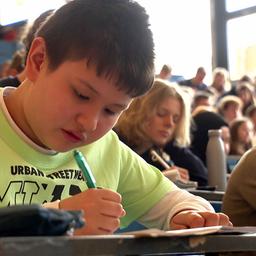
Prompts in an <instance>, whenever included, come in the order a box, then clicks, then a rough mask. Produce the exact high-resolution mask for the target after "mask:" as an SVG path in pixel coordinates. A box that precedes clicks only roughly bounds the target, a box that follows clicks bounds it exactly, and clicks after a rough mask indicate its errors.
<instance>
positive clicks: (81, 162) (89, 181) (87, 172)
mask: <svg viewBox="0 0 256 256" xmlns="http://www.w3.org/2000/svg"><path fill="white" fill-rule="evenodd" d="M74 158H75V160H76V163H77V165H78V166H79V168H80V169H81V171H82V173H83V176H84V179H85V182H86V185H87V187H88V188H96V187H97V186H96V181H95V178H94V177H93V174H92V171H91V169H90V167H89V165H88V163H87V162H86V160H85V158H84V156H83V154H82V153H81V152H80V151H78V150H74Z"/></svg>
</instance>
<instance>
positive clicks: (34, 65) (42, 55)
mask: <svg viewBox="0 0 256 256" xmlns="http://www.w3.org/2000/svg"><path fill="white" fill-rule="evenodd" d="M45 65H46V45H45V41H44V39H43V38H42V37H37V38H35V39H34V40H33V42H32V44H31V47H30V50H29V53H28V57H27V61H26V76H27V78H28V79H29V80H30V81H32V82H34V81H35V80H36V79H37V76H38V75H39V73H40V71H41V69H42V68H43V66H45Z"/></svg>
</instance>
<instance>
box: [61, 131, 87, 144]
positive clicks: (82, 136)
mask: <svg viewBox="0 0 256 256" xmlns="http://www.w3.org/2000/svg"><path fill="white" fill-rule="evenodd" d="M62 131H63V133H64V135H65V137H66V138H67V139H68V140H69V141H72V142H81V141H85V140H86V138H87V136H86V133H77V132H72V131H67V130H62Z"/></svg>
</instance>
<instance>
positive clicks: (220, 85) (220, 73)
mask: <svg viewBox="0 0 256 256" xmlns="http://www.w3.org/2000/svg"><path fill="white" fill-rule="evenodd" d="M230 89H231V83H230V79H229V72H228V70H227V69H225V68H222V67H217V68H215V69H214V70H213V73H212V83H211V85H210V86H209V90H210V91H211V92H212V93H213V94H214V95H215V99H216V102H217V101H218V100H219V99H220V98H221V97H222V96H223V95H224V94H225V93H227V92H228V91H230Z"/></svg>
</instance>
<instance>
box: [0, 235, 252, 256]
mask: <svg viewBox="0 0 256 256" xmlns="http://www.w3.org/2000/svg"><path fill="white" fill-rule="evenodd" d="M231 251H232V252H245V251H256V234H253V235H252V234H251V235H230V234H229V235H207V236H190V237H157V238H152V237H143V238H133V237H131V236H86V237H16V238H15V237H13V238H0V255H1V256H14V255H15V256H16V255H19V256H23V255H24V256H42V255H47V256H67V255H68V256H81V255H147V254H151V255H152V254H153V255H160V254H161V255H164V254H165V255H167V254H168V255H171V254H175V253H176V254H177V253H189V252H197V253H216V252H231Z"/></svg>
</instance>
